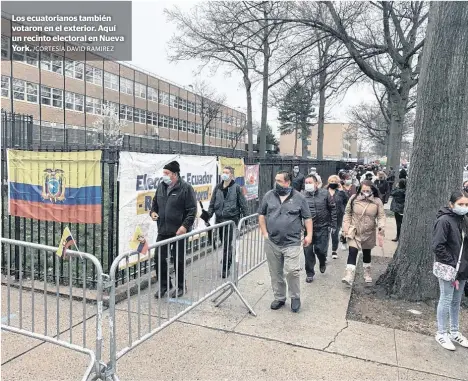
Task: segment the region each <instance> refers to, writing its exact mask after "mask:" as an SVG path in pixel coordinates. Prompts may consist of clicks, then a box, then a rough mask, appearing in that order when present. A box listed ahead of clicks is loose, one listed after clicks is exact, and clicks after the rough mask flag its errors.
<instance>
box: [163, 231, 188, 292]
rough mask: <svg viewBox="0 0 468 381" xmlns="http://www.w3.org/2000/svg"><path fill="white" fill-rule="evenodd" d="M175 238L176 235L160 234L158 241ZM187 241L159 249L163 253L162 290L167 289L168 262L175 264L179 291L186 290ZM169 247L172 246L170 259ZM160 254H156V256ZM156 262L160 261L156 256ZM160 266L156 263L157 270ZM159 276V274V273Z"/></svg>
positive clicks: (170, 285)
mask: <svg viewBox="0 0 468 381" xmlns="http://www.w3.org/2000/svg"><path fill="white" fill-rule="evenodd" d="M172 237H175V234H167V235H166V234H158V238H157V239H156V241H157V242H159V241H164V240H165V239H169V238H172ZM185 241H186V240H185V239H183V240H180V241H176V242H174V243H172V244H170V245H163V246H161V247H160V248H159V249H156V250H160V253H161V279H160V280H159V286H160V288H161V289H164V288H167V278H168V276H167V272H168V265H169V263H168V261H171V260H172V262H174V267H175V271H176V274H177V286H178V289H184V272H185ZM168 246H171V252H170V255H169V258H168V252H167V249H168ZM157 254H158V252H156V255H157ZM156 261H159V260H158V258H157V256H156ZM157 266H158V262H156V268H157ZM158 276H159V272H158ZM169 288H172V281H171V278H170V276H169Z"/></svg>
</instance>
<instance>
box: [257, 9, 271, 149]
mask: <svg viewBox="0 0 468 381" xmlns="http://www.w3.org/2000/svg"><path fill="white" fill-rule="evenodd" d="M265 7H266V4H265ZM263 13H264V19H265V23H267V18H268V14H267V11H266V8H265V10H264V12H263ZM263 33H264V40H263V94H262V119H261V124H260V147H259V156H260V158H265V156H266V134H267V117H268V87H269V86H268V79H269V75H270V73H269V66H270V44H269V42H268V36H269V28H268V27H264V29H263Z"/></svg>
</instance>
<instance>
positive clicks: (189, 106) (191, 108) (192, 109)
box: [187, 101, 195, 114]
mask: <svg viewBox="0 0 468 381" xmlns="http://www.w3.org/2000/svg"><path fill="white" fill-rule="evenodd" d="M187 111H188V112H191V113H192V114H195V103H194V102H190V101H187Z"/></svg>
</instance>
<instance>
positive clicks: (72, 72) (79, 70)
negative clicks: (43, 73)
mask: <svg viewBox="0 0 468 381" xmlns="http://www.w3.org/2000/svg"><path fill="white" fill-rule="evenodd" d="M83 71H84V65H83V62H78V61H72V60H67V59H66V60H65V75H66V76H67V77H70V78H76V79H83Z"/></svg>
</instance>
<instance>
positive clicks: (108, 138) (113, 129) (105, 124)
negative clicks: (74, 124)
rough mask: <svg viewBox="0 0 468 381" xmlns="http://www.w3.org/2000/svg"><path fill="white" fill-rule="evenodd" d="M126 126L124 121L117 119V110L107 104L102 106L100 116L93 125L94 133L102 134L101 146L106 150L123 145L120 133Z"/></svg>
mask: <svg viewBox="0 0 468 381" xmlns="http://www.w3.org/2000/svg"><path fill="white" fill-rule="evenodd" d="M126 125H127V122H126V121H125V120H120V119H119V110H118V109H117V108H115V107H111V106H110V105H109V104H103V105H102V107H101V115H100V116H99V117H98V119H96V120H95V121H94V123H93V127H94V128H95V129H96V132H98V133H99V132H102V136H103V141H102V143H101V144H102V145H103V146H104V147H106V148H109V147H120V146H121V145H122V144H123V134H122V131H123V129H124V128H125V126H126Z"/></svg>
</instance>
